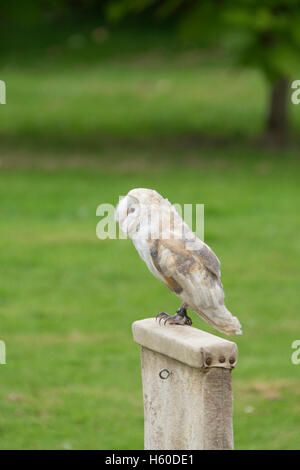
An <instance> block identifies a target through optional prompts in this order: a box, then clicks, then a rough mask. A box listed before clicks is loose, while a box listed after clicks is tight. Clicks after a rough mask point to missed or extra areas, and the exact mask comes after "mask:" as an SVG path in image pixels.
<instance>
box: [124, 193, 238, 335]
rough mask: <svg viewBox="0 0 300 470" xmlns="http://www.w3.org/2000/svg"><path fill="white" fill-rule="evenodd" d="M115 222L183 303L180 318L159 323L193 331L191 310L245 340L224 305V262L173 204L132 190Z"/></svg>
mask: <svg viewBox="0 0 300 470" xmlns="http://www.w3.org/2000/svg"><path fill="white" fill-rule="evenodd" d="M115 218H116V221H117V222H118V223H119V225H120V227H121V229H122V231H123V232H125V233H126V234H127V236H128V237H129V238H131V239H132V241H133V243H134V246H135V248H136V249H137V251H138V253H139V255H140V257H141V258H142V260H143V261H144V262H145V263H146V265H147V267H148V268H149V270H150V272H151V273H152V274H153V275H154V276H155V277H156V278H157V279H159V280H160V281H162V282H164V283H165V284H166V285H167V287H168V288H169V289H170V290H171V291H172V292H174V293H175V294H177V296H178V297H179V298H180V299H181V301H182V305H181V307H180V308H179V309H178V310H177V311H176V314H175V315H173V316H172V315H168V314H167V313H165V312H161V313H159V314H158V315H157V317H156V318H157V319H158V320H159V322H161V321H163V323H164V324H173V325H191V324H192V321H191V319H190V318H189V317H188V315H187V308H188V307H189V308H191V309H192V310H193V311H194V312H196V313H197V314H198V315H199V316H200V317H201V318H202V319H204V320H205V321H206V322H207V323H209V324H210V325H212V326H213V327H214V328H216V329H217V330H219V331H221V332H222V333H225V334H227V335H235V334H242V331H241V324H240V322H239V320H238V319H237V318H236V317H234V316H233V315H232V314H231V313H230V312H229V310H227V308H226V307H225V304H224V291H223V287H222V283H221V280H220V276H221V272H220V261H219V259H218V258H217V256H216V255H215V253H214V252H213V251H212V250H211V248H209V246H208V245H206V244H205V243H204V242H203V241H202V240H200V239H199V238H197V237H196V236H195V234H194V233H193V232H192V230H191V229H190V228H189V227H188V225H187V224H186V223H185V222H184V221H183V220H182V218H181V217H180V215H179V214H178V212H177V211H176V210H175V208H174V207H173V206H172V205H171V203H170V202H169V201H168V199H164V198H163V197H162V196H161V195H160V194H158V193H157V192H156V191H154V190H152V189H144V188H137V189H132V190H131V191H129V193H128V194H127V196H125V197H124V198H123V199H121V200H120V202H119V204H118V206H117V209H116V212H115Z"/></svg>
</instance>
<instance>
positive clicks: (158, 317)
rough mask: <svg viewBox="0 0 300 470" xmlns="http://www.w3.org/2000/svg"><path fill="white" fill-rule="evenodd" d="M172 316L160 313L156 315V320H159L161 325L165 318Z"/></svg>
mask: <svg viewBox="0 0 300 470" xmlns="http://www.w3.org/2000/svg"><path fill="white" fill-rule="evenodd" d="M169 316H170V315H168V314H167V313H166V312H160V313H159V314H158V315H156V320H158V322H159V324H160V322H161V321H162V320H164V318H166V317H169Z"/></svg>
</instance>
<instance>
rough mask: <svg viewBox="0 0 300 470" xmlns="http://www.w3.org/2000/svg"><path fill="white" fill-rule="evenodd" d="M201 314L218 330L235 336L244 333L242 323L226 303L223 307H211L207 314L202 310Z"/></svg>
mask: <svg viewBox="0 0 300 470" xmlns="http://www.w3.org/2000/svg"><path fill="white" fill-rule="evenodd" d="M201 316H202V318H204V319H205V320H206V321H207V322H208V323H210V324H211V325H212V326H213V327H214V328H216V330H219V331H221V332H222V333H225V334H226V335H229V336H234V335H241V334H243V333H242V325H241V324H240V322H239V320H238V318H237V317H234V316H233V315H232V314H231V313H230V312H229V310H228V309H227V308H226V307H225V305H222V307H221V308H218V309H217V310H216V309H211V310H210V311H206V312H205V314H204V312H202V315H201Z"/></svg>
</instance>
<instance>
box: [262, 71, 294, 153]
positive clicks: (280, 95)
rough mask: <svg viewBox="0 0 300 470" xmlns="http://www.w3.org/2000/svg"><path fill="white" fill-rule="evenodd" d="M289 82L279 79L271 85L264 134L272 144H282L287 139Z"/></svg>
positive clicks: (284, 78) (282, 78)
mask: <svg viewBox="0 0 300 470" xmlns="http://www.w3.org/2000/svg"><path fill="white" fill-rule="evenodd" d="M288 92H289V80H288V79H287V78H286V77H280V78H278V79H277V80H276V81H275V82H273V84H272V89H271V96H270V105H269V106H270V107H269V115H268V120H267V129H266V134H267V138H268V140H270V141H271V142H273V143H274V144H279V145H280V144H284V143H286V141H287V137H288V127H289V122H288Z"/></svg>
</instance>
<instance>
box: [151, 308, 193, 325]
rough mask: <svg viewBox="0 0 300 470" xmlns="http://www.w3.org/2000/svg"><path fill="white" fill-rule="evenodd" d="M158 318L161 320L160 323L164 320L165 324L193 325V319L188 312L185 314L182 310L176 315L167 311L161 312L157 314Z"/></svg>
mask: <svg viewBox="0 0 300 470" xmlns="http://www.w3.org/2000/svg"><path fill="white" fill-rule="evenodd" d="M179 310H180V309H179ZM156 319H157V320H158V321H159V324H160V322H161V321H162V320H164V325H166V324H169V325H188V326H191V324H192V320H191V319H190V317H188V316H187V314H186V312H185V314H183V312H182V310H180V313H179V311H177V312H176V314H175V315H173V316H172V315H168V314H167V313H165V312H161V313H159V314H158V315H157V316H156Z"/></svg>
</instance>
